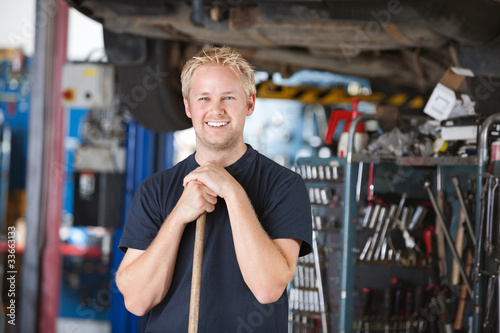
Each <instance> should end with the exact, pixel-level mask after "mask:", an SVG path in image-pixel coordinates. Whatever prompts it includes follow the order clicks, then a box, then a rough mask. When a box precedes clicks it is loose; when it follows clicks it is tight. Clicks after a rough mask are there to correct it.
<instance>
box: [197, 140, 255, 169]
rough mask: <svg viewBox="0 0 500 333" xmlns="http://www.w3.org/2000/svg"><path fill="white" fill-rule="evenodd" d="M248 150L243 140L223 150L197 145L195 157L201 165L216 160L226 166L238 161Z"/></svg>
mask: <svg viewBox="0 0 500 333" xmlns="http://www.w3.org/2000/svg"><path fill="white" fill-rule="evenodd" d="M246 151H247V145H246V144H245V143H244V142H241V144H239V145H238V146H236V147H233V148H231V149H225V150H222V151H216V150H209V149H204V148H201V147H199V146H198V145H197V147H196V153H195V156H194V157H195V159H196V162H197V163H198V164H199V165H203V164H205V163H207V162H215V163H217V164H219V165H220V166H222V167H224V168H225V167H228V166H230V165H232V164H234V163H235V162H236V161H238V160H239V159H240V158H241V157H242V156H243V155H244V154H245V152H246Z"/></svg>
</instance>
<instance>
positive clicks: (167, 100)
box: [105, 32, 192, 132]
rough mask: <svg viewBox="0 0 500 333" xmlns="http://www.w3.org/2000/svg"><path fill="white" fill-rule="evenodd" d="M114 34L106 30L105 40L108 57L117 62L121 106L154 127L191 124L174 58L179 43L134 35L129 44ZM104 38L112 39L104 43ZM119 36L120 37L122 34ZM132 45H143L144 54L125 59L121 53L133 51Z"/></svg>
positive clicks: (167, 128) (172, 128) (177, 127)
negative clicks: (186, 111)
mask: <svg viewBox="0 0 500 333" xmlns="http://www.w3.org/2000/svg"><path fill="white" fill-rule="evenodd" d="M113 35H114V34H113V33H109V32H106V33H105V44H106V52H107V54H108V55H113V54H114V55H115V56H112V57H109V56H108V57H109V58H110V62H112V63H115V65H116V72H117V84H118V91H119V94H118V96H119V100H120V105H121V107H122V108H124V109H126V110H128V111H130V113H131V114H132V116H133V117H134V119H135V120H136V121H137V122H138V123H139V124H141V125H143V126H144V127H146V128H148V129H150V130H153V131H157V132H172V131H178V130H183V129H186V128H189V127H191V126H192V123H191V120H190V119H189V118H188V117H187V116H186V114H185V111H184V103H183V99H182V93H181V87H180V73H179V70H178V69H177V67H176V65H178V63H176V61H175V60H178V59H175V58H176V54H178V52H176V51H178V48H179V44H178V43H175V42H170V41H166V40H160V39H150V38H143V37H137V36H133V37H132V38H137V39H138V40H136V41H135V43H132V42H131V40H128V41H127V42H128V43H129V44H128V45H124V43H123V42H120V41H118V37H116V39H115V38H114V36H113ZM115 36H118V35H115ZM106 38H107V39H108V40H112V41H113V42H110V41H108V42H107V43H106ZM120 38H122V41H123V37H120ZM141 39H142V40H143V41H144V40H145V44H144V43H141ZM120 43H121V44H120ZM131 45H145V47H144V48H143V49H144V52H143V53H145V54H144V56H143V57H141V56H138V55H134V56H133V57H130V61H129V62H128V63H127V61H126V60H127V56H126V55H124V54H123V53H127V52H129V51H132V49H133V48H132V49H131V47H130V46H131ZM108 46H109V48H112V49H108ZM136 52H137V51H136ZM120 53H121V56H120V59H119V60H118V57H117V55H118V54H120ZM124 59H125V60H124ZM138 59H139V60H140V61H137V60H138ZM113 60H116V61H114V62H113Z"/></svg>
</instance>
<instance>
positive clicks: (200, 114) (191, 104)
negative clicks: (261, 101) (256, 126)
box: [184, 65, 255, 151]
mask: <svg viewBox="0 0 500 333" xmlns="http://www.w3.org/2000/svg"><path fill="white" fill-rule="evenodd" d="M184 105H185V107H186V114H187V116H188V117H189V118H191V119H192V121H193V127H194V130H195V132H196V136H197V149H200V148H207V149H210V150H216V151H220V150H226V149H230V148H232V147H234V146H237V145H238V144H241V143H242V142H243V127H244V125H245V118H246V116H249V115H251V114H252V113H253V110H254V107H255V95H253V96H250V97H247V96H246V94H245V91H244V90H243V85H242V83H241V80H240V78H239V77H238V75H237V74H236V73H235V72H233V70H231V68H228V67H224V66H217V65H212V66H203V67H199V68H198V69H196V70H195V72H194V75H193V80H192V86H191V92H190V94H189V100H186V98H184ZM199 145H201V146H199Z"/></svg>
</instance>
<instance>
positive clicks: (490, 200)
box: [485, 177, 498, 256]
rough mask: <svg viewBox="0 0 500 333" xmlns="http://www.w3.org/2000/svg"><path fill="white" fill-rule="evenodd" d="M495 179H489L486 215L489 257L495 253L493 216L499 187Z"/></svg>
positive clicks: (486, 246) (487, 251)
mask: <svg viewBox="0 0 500 333" xmlns="http://www.w3.org/2000/svg"><path fill="white" fill-rule="evenodd" d="M492 182H493V178H492V177H490V178H489V179H488V204H487V209H488V211H487V213H486V216H487V218H486V244H485V250H486V254H487V255H488V256H491V255H492V253H493V214H494V212H495V207H494V202H495V194H496V189H497V187H498V178H495V183H493V184H492Z"/></svg>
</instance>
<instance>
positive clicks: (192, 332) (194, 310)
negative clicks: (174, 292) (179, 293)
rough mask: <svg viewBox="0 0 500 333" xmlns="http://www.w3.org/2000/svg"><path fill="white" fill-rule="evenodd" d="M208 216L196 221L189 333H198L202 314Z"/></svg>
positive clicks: (205, 215) (203, 215)
mask: <svg viewBox="0 0 500 333" xmlns="http://www.w3.org/2000/svg"><path fill="white" fill-rule="evenodd" d="M206 217H207V214H206V213H203V214H201V215H200V216H199V217H198V219H197V220H196V233H195V236H194V253H193V273H192V276H191V298H190V300H189V326H188V332H189V333H196V332H198V317H199V313H200V289H201V268H202V263H203V245H204V238H205V221H206Z"/></svg>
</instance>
